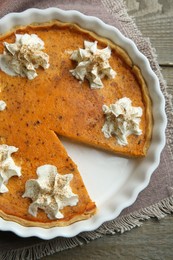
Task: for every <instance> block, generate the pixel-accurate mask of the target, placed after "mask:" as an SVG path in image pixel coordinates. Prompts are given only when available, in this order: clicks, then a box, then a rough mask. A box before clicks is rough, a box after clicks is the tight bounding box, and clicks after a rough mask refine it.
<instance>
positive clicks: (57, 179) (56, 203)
mask: <svg viewBox="0 0 173 260" xmlns="http://www.w3.org/2000/svg"><path fill="white" fill-rule="evenodd" d="M37 175H38V179H31V180H28V181H27V182H26V185H25V193H24V194H23V197H24V198H25V197H27V198H31V200H32V203H31V204H30V206H29V209H28V212H29V213H30V214H31V215H33V216H34V217H36V216H37V211H38V208H40V209H42V210H44V211H45V213H46V214H47V216H48V218H50V219H61V218H63V217H64V216H63V214H62V212H60V210H62V209H63V208H64V207H66V206H75V205H77V203H78V201H79V199H78V195H76V194H74V193H73V192H72V189H71V187H70V182H71V180H72V179H73V174H64V175H62V174H59V173H58V172H57V168H56V166H54V165H49V164H46V165H43V166H40V167H38V168H37Z"/></svg>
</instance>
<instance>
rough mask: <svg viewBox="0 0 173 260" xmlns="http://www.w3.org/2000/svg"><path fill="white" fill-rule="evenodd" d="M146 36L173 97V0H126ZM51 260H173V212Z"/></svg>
mask: <svg viewBox="0 0 173 260" xmlns="http://www.w3.org/2000/svg"><path fill="white" fill-rule="evenodd" d="M126 3H127V6H128V9H129V14H130V15H132V16H134V17H135V19H136V24H137V25H138V28H139V29H140V30H141V31H142V33H143V35H144V36H146V37H149V38H150V40H151V43H152V45H153V47H155V48H156V52H157V55H158V61H159V64H160V66H161V69H162V73H163V76H164V78H165V80H166V81H167V85H168V92H169V93H170V94H172V97H173V0H126ZM172 101H173V99H172ZM44 259H47V260H53V259H54V260H55V259H58V260H61V259H63V260H66V259H70V260H78V259H79V260H81V259H82V260H85V259H86V260H89V259H94V260H101V259H107V260H108V259H109V260H110V259H113V260H117V259H125V260H126V259H127V260H131V259H132V260H135V259H146V260H151V259H154V260H156V259H159V260H160V259H163V260H169V259H170V260H171V259H173V215H170V216H167V217H165V218H164V219H162V220H161V221H158V220H156V219H151V220H148V221H145V223H144V224H143V226H142V227H140V228H134V229H133V230H131V231H130V232H126V233H124V234H121V235H120V234H117V235H114V236H104V237H103V238H100V239H97V240H95V241H93V242H90V243H89V244H87V245H84V246H82V247H76V248H74V249H71V250H66V251H63V252H60V253H57V254H54V255H52V256H49V257H45V258H44Z"/></svg>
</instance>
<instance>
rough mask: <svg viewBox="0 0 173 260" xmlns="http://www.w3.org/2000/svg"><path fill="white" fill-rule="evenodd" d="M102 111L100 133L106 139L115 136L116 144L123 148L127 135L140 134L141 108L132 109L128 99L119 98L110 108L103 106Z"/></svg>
mask: <svg viewBox="0 0 173 260" xmlns="http://www.w3.org/2000/svg"><path fill="white" fill-rule="evenodd" d="M102 109H103V112H104V114H105V116H106V120H105V124H104V126H103V128H102V132H103V133H104V136H105V137H106V138H110V137H111V136H116V138H117V142H118V144H120V145H123V146H125V145H127V144H128V141H127V137H128V136H129V135H131V134H134V135H141V134H142V130H141V129H140V128H139V123H140V121H141V116H142V108H141V107H133V106H132V101H131V100H130V99H129V98H127V97H124V98H121V99H119V100H118V101H117V102H116V103H115V104H111V105H110V106H107V105H103V107H102Z"/></svg>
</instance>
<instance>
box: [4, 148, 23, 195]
mask: <svg viewBox="0 0 173 260" xmlns="http://www.w3.org/2000/svg"><path fill="white" fill-rule="evenodd" d="M17 151H18V148H16V147H14V146H8V145H6V144H2V145H0V193H5V192H8V188H7V187H6V184H7V183H8V180H9V179H10V178H11V177H12V176H18V177H19V176H21V167H19V166H17V165H16V164H15V162H14V160H13V158H12V157H11V154H12V153H15V152H17Z"/></svg>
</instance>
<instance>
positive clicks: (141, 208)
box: [0, 0, 173, 260]
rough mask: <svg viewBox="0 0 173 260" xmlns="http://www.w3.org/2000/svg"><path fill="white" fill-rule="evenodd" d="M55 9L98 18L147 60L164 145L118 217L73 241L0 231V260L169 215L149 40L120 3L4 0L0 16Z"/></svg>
mask: <svg viewBox="0 0 173 260" xmlns="http://www.w3.org/2000/svg"><path fill="white" fill-rule="evenodd" d="M32 7H36V8H47V7H58V8H62V9H66V10H67V9H75V10H78V11H81V12H83V13H84V14H88V15H93V16H96V17H98V18H101V19H102V20H103V21H104V22H106V23H108V24H111V25H113V26H115V27H117V28H118V29H119V30H120V31H121V32H122V33H123V34H124V35H125V36H127V37H129V38H131V39H132V40H133V41H134V42H135V43H136V45H137V47H138V49H139V50H140V51H141V52H142V53H143V54H144V55H145V56H146V57H147V58H148V60H149V61H150V64H151V67H152V69H153V71H154V72H155V73H156V74H157V76H158V78H159V81H160V86H161V90H162V92H163V94H164V96H165V100H166V113H167V117H168V126H167V130H166V136H167V143H166V146H165V148H164V150H163V152H162V155H161V161H160V165H159V167H158V168H157V170H156V171H155V172H154V174H153V175H152V177H151V181H150V184H149V185H148V187H147V188H146V189H145V190H144V191H142V192H141V193H140V194H139V196H138V198H137V200H136V202H135V203H134V204H133V205H132V206H130V207H128V208H126V209H124V210H123V212H122V213H121V214H120V216H119V217H118V218H116V219H115V220H113V221H109V222H107V223H105V224H103V225H102V226H101V227H100V228H98V229H97V230H95V231H93V232H83V233H81V234H79V235H78V236H76V237H74V238H55V239H52V240H50V241H43V240H41V239H38V238H25V239H24V238H20V237H18V236H16V235H15V234H13V233H10V232H0V258H1V259H8V260H9V259H19V258H20V257H21V256H22V259H39V258H41V257H42V256H46V255H50V254H53V253H55V252H58V251H62V250H64V249H68V248H73V247H75V246H77V245H81V244H84V243H86V242H89V241H91V240H94V239H96V238H98V237H101V236H103V235H106V234H116V233H117V232H121V233H123V232H124V231H127V230H130V229H132V228H133V227H136V226H140V225H141V223H142V221H143V220H145V219H148V218H150V217H157V218H159V219H160V218H162V217H164V216H165V215H166V214H168V213H171V212H173V188H172V187H173V174H171V171H172V169H173V154H172V152H171V145H172V144H173V128H172V129H171V125H172V123H173V115H172V107H171V102H170V99H169V96H168V94H167V90H166V84H165V81H164V79H163V77H162V74H161V72H160V69H159V65H158V62H157V60H156V54H155V50H154V49H153V48H152V47H151V44H150V41H149V39H146V38H144V37H143V36H142V34H141V33H140V31H139V30H138V29H137V27H136V25H135V23H134V21H133V20H132V19H131V18H130V17H129V15H128V14H127V9H126V6H125V5H124V2H123V0H102V1H99V0H86V1H82V0H68V1H61V0H49V1H45V0H38V1H35V0H23V1H22V0H13V1H12V0H6V1H3V2H2V1H1V3H0V17H3V16H4V15H5V14H7V13H9V12H20V11H23V10H26V9H28V8H32Z"/></svg>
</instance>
